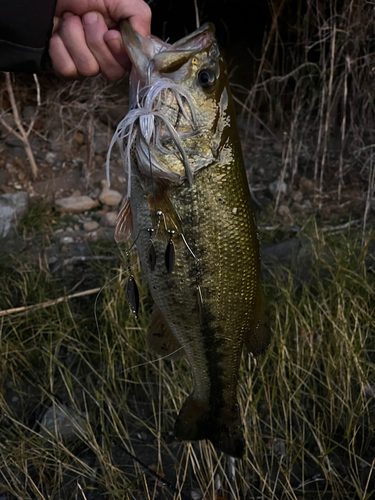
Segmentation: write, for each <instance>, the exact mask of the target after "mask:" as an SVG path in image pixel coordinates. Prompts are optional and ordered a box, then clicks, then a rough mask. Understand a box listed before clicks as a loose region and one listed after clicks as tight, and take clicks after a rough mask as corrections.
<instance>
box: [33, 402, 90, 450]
mask: <svg viewBox="0 0 375 500" xmlns="http://www.w3.org/2000/svg"><path fill="white" fill-rule="evenodd" d="M41 427H42V432H41V433H42V435H44V436H46V437H48V436H49V435H50V434H52V435H53V436H55V437H56V438H60V437H62V438H63V439H65V440H66V441H73V440H74V439H76V438H77V437H79V436H82V434H85V433H86V430H85V421H84V419H83V418H82V416H81V415H80V414H79V413H77V412H73V411H72V410H70V409H69V408H68V407H67V406H65V405H60V406H57V405H54V406H52V407H51V408H48V410H47V411H46V413H45V414H44V416H43V419H42V422H41Z"/></svg>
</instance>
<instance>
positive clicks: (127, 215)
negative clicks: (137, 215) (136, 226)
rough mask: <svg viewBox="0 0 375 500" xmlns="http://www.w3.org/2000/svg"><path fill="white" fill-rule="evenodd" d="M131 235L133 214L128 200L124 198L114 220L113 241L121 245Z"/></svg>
mask: <svg viewBox="0 0 375 500" xmlns="http://www.w3.org/2000/svg"><path fill="white" fill-rule="evenodd" d="M132 233H133V214H132V210H131V208H130V203H129V198H125V200H124V202H123V204H122V207H121V209H120V212H119V214H118V216H117V219H116V229H115V241H116V243H121V242H123V241H127V240H128V239H129V238H130V236H131V235H132Z"/></svg>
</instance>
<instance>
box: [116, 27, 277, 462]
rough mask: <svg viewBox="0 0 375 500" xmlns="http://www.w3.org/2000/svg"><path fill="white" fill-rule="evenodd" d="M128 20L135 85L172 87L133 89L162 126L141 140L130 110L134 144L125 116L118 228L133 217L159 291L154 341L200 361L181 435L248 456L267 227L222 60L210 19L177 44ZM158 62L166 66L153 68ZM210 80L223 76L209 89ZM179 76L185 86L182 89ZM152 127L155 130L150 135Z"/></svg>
mask: <svg viewBox="0 0 375 500" xmlns="http://www.w3.org/2000/svg"><path fill="white" fill-rule="evenodd" d="M123 30H124V40H125V44H126V46H127V48H128V51H129V55H130V58H131V60H132V63H133V72H132V76H133V91H134V85H135V83H134V82H137V84H138V92H139V89H142V88H144V89H146V93H145V94H144V95H147V89H152V88H153V85H155V86H157V85H158V83H160V82H162V83H163V82H166V83H165V85H166V86H167V87H168V85H170V89H171V90H168V88H167V89H166V90H165V91H164V89H163V90H162V91H161V92H160V94H159V97H158V99H159V100H158V101H157V102H156V104H155V103H154V104H153V105H151V106H149V105H148V103H147V102H146V101H145V99H144V98H143V101H141V104H139V99H140V97H141V99H142V94H138V95H137V98H136V99H134V98H133V106H134V109H135V111H134V112H133V114H134V116H135V115H136V113H142V112H143V113H144V115H145V116H146V120H148V121H149V122H150V123H151V122H153V124H154V125H153V126H154V128H151V134H150V135H148V133H147V131H146V132H145V133H143V132H142V126H140V125H138V129H136V131H137V132H136V134H135V135H134V137H135V139H134V141H138V142H137V144H138V147H134V144H132V143H130V144H129V141H130V140H131V139H129V137H130V138H131V126H132V122H131V120H130V119H128V122H126V123H127V127H128V128H127V129H126V132H127V135H126V138H127V142H126V144H127V146H128V147H129V148H131V154H130V155H127V154H126V147H127V146H124V143H123V142H122V141H123V140H124V134H123V133H122V135H121V130H124V129H121V127H120V126H119V127H120V128H119V129H118V132H117V136H116V137H117V139H118V140H119V143H120V148H121V147H122V148H123V157H124V159H125V170H126V172H127V174H128V179H129V181H128V182H130V180H131V191H130V192H129V191H128V194H129V200H128V201H129V205H130V209H131V214H132V217H131V218H130V216H129V213H130V210H129V207H128V206H126V208H124V210H123V211H122V212H123V213H120V216H119V219H120V220H119V227H121V231H120V230H119V231H118V234H117V239H118V240H119V241H121V240H122V239H124V238H122V234H125V233H126V234H128V233H129V231H127V230H124V227H126V225H127V224H128V225H130V220H131V223H132V232H133V237H134V238H135V240H136V246H137V251H138V254H139V258H140V262H141V266H142V269H143V271H144V273H145V275H146V278H147V282H148V285H149V287H150V291H151V295H152V297H153V300H154V302H155V310H154V312H153V315H152V317H151V323H150V328H149V332H148V338H147V340H148V344H149V345H150V347H152V348H154V349H155V350H156V351H157V352H158V353H159V354H167V355H168V354H174V355H176V353H174V351H177V355H178V353H179V354H181V353H183V354H184V355H185V356H186V357H187V360H188V362H189V364H190V366H191V369H192V374H193V379H194V391H193V394H192V395H191V396H190V397H189V398H188V399H187V401H186V402H185V403H184V405H183V407H182V409H181V411H180V414H179V416H178V417H177V420H176V424H175V434H176V436H177V437H178V438H179V439H182V440H197V439H210V440H211V441H212V442H213V444H214V445H215V446H216V447H217V448H219V449H220V450H221V451H223V452H225V453H228V454H229V455H232V456H235V457H241V456H242V455H243V453H244V446H245V445H244V439H243V426H242V419H241V415H240V411H239V405H238V402H237V395H236V393H237V386H238V372H239V365H240V360H241V353H242V350H243V347H244V344H246V347H247V348H248V350H250V351H252V352H256V351H261V350H262V349H264V348H265V347H266V346H267V344H268V341H269V333H268V329H267V325H266V317H265V312H264V300H263V296H262V291H261V287H260V283H259V268H260V262H259V248H258V237H257V230H256V225H255V222H254V215H253V211H252V207H251V198H250V193H249V188H248V184H247V179H246V173H245V168H244V165H243V158H242V152H241V145H240V141H239V138H238V132H237V129H236V123H235V115H234V108H233V103H232V100H231V96H230V91H229V86H228V81H227V76H226V70H225V66H224V62H223V60H222V57H221V56H220V54H219V52H218V49H217V45H216V41H215V39H214V36H213V27H212V25H205V26H203V27H202V28H200V29H199V30H197V31H196V32H195V33H193V34H191V35H189V36H188V37H186V39H183V40H181V41H179V42H177V43H176V44H174V45H171V46H165V44H162V45H161V42H160V44H159V42H158V41H157V40H156V39H153V40H152V41H151V42H150V41H148V40H146V39H143V38H142V37H140V36H139V35H138V34H136V33H135V32H133V31H132V30H131V28H130V25H129V24H128V23H126V22H124V24H123ZM134 37H136V39H137V40H138V41H140V45H141V48H139V47H136V45H137V43H138V42H137V43H135V42H134ZM152 43H153V44H154V46H152ZM158 44H159V45H158ZM160 46H162V49H160ZM163 50H164V52H165V54H163V52H162V51H163ZM145 54H146V55H147V57H146V56H145ZM176 54H177V55H176ZM163 57H164V58H165V59H166V60H167V61H165V60H164V59H163ZM168 58H169V59H168ZM170 59H172V60H170ZM160 60H161V62H160ZM163 64H164V66H163ZM158 65H159V66H162V69H163V72H160V71H159V70H158V71H157V72H155V67H156V66H158ZM171 67H172V69H171ZM202 68H203V69H202ZM153 71H154V73H153ZM204 71H206V73H207V74H203V76H202V72H204ZM199 72H200V73H199ZM165 75H167V76H168V81H171V82H172V84H170V83H168V81H167V80H166V79H165ZM196 75H198V76H196ZM197 79H199V81H202V82H201V83H202V86H203V91H202V89H201V88H199V85H198V89H197ZM206 79H211V80H212V79H213V80H214V85H215V87H214V86H211V88H208V91H206V90H205V89H206V88H207V87H205V85H206V81H205V80H206ZM131 82H132V80H131ZM138 82H141V83H140V84H139V83H138ZM174 84H177V85H179V86H180V87H181V89H182V90H181V91H180V90H178V89H179V88H180V87H178V89H177V90H176V92H177V94H174V89H175V87H173V85H174ZM131 85H132V84H131ZM155 88H156V87H155ZM149 92H151V90H149ZM163 92H164V94H163ZM179 92H181V93H179ZM190 99H191V102H190V101H189V100H190ZM163 100H164V101H163ZM163 102H164V104H165V106H164V108H163ZM136 103H137V104H136ZM142 106H143V107H142ZM158 106H159V107H158ZM160 106H161V108H160ZM141 108H142V109H141ZM159 109H162V110H163V115H162V117H161V116H160V115H159V114H158V113H159ZM136 118H137V117H135V120H134V123H136ZM157 120H159V124H157V125H155V122H157ZM163 120H164V121H163ZM165 120H167V122H165ZM129 124H130V125H129ZM171 126H173V130H172V131H171ZM139 129H141V133H140V131H139ZM175 132H176V134H178V137H177V139H176V138H175V136H174V134H175ZM152 134H154V135H153V141H151V140H149V142H147V138H149V137H151V136H152ZM180 139H181V143H179V140H180ZM184 158H185V159H184ZM187 162H189V164H187ZM189 169H191V171H192V174H191V178H192V179H190V180H189ZM124 214H125V215H124ZM125 219H126V220H125ZM150 238H151V240H152V247H153V258H152V261H153V263H152V265H150ZM171 241H172V242H173V248H174V251H175V261H174V264H173V267H172V269H168V266H167V265H166V262H165V258H164V256H165V252H166V248H167V247H168V245H169V244H170V242H171ZM155 256H156V259H155V258H154V257H155Z"/></svg>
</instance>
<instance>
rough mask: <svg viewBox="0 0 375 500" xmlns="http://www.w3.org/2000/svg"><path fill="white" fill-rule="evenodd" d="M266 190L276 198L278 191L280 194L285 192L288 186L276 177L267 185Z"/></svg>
mask: <svg viewBox="0 0 375 500" xmlns="http://www.w3.org/2000/svg"><path fill="white" fill-rule="evenodd" d="M268 190H269V192H270V193H271V194H272V196H273V197H274V198H276V196H277V194H278V192H279V191H280V194H286V193H287V191H288V186H287V185H286V183H285V182H284V181H281V180H280V179H277V180H276V181H273V182H271V184H270V185H269V186H268Z"/></svg>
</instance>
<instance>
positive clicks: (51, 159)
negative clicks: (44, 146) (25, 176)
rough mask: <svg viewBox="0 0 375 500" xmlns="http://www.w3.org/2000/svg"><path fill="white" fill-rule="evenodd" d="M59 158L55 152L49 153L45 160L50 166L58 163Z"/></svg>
mask: <svg viewBox="0 0 375 500" xmlns="http://www.w3.org/2000/svg"><path fill="white" fill-rule="evenodd" d="M56 158H57V153H54V152H53V151H48V153H46V156H45V160H46V162H47V163H48V165H53V164H54V163H55V161H56Z"/></svg>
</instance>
